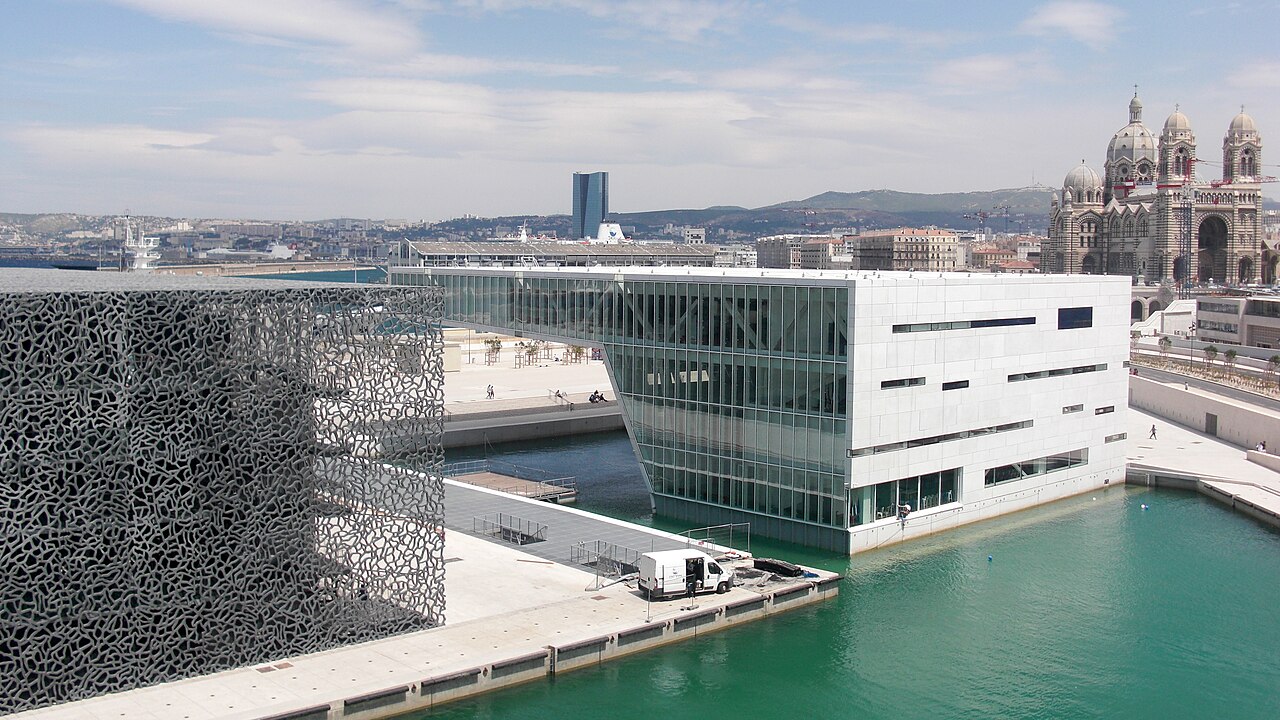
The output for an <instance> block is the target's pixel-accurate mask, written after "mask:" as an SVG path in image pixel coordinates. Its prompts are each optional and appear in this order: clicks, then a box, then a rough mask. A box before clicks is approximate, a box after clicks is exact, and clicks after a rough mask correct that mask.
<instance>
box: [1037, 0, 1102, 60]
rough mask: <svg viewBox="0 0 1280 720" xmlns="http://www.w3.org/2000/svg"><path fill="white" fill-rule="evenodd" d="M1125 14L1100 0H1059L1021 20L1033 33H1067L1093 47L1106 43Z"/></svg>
mask: <svg viewBox="0 0 1280 720" xmlns="http://www.w3.org/2000/svg"><path fill="white" fill-rule="evenodd" d="M1122 17H1124V13H1123V12H1121V11H1120V10H1118V9H1116V8H1115V7H1112V6H1111V5H1104V4H1102V3H1098V2H1087V1H1079V2H1078V1H1076V0H1059V1H1057V2H1051V3H1048V4H1045V5H1041V6H1040V7H1039V8H1037V9H1036V10H1035V12H1033V13H1031V16H1030V17H1028V18H1027V19H1026V20H1024V21H1023V22H1022V25H1021V26H1020V30H1021V31H1022V32H1025V33H1030V34H1032V35H1059V34H1060V35H1066V36H1067V37H1070V38H1072V39H1074V40H1076V41H1077V42H1080V43H1083V44H1085V45H1088V46H1089V47H1091V48H1095V49H1097V48H1101V47H1103V46H1105V45H1107V44H1108V43H1109V42H1110V41H1111V39H1112V37H1113V35H1114V34H1115V25H1116V23H1118V22H1119V21H1120V19H1121V18H1122Z"/></svg>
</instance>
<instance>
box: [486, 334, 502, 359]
mask: <svg viewBox="0 0 1280 720" xmlns="http://www.w3.org/2000/svg"><path fill="white" fill-rule="evenodd" d="M484 345H485V347H486V348H488V349H489V353H490V354H491V355H497V354H499V353H501V352H502V339H501V338H485V341H484Z"/></svg>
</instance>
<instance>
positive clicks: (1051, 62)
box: [0, 0, 1280, 220]
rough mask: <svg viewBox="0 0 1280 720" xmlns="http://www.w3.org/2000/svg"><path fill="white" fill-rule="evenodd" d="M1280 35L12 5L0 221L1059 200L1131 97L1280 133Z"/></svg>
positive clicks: (433, 2)
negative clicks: (1018, 195)
mask: <svg viewBox="0 0 1280 720" xmlns="http://www.w3.org/2000/svg"><path fill="white" fill-rule="evenodd" d="M1277 28H1280V2H1250V3H1214V2H1211V1H1210V2H1206V1H1204V0H1195V1H1194V2H1188V1H1185V0H1166V1H1164V2H1126V3H1098V2H1077V1H1075V0H1051V1H1049V2H1041V3H1035V2H1029V3H1023V2H973V3H968V2H965V3H961V2H955V1H954V0H937V1H929V2H926V1H919V2H916V1H913V0H902V1H900V2H879V3H863V2H846V1H833V2H816V1H815V2H801V1H799V0H770V1H768V2H763V1H756V0H643V1H642V0H5V2H3V3H0V212H83V213H93V214H113V213H120V212H123V211H125V210H126V209H128V210H130V211H131V212H133V213H134V214H139V215H167V216H183V217H206V218H213V217H239V218H255V219H275V220H291V219H297V220H302V219H318V218H326V217H341V216H346V217H369V218H398V219H408V220H422V219H425V220H442V219H447V218H453V217H458V216H461V215H464V214H472V215H479V216H483V217H491V216H500V215H513V214H554V213H568V212H569V211H570V203H571V194H570V185H571V174H572V173H573V172H575V171H582V172H589V171H597V170H607V171H609V173H610V178H609V184H610V198H609V204H610V209H611V210H612V211H614V212H633V211H644V210H661V209H671V208H702V207H708V206H712V205H743V206H747V207H758V206H762V205H769V204H773V203H777V202H783V201H787V200H797V199H802V198H806V197H809V196H812V195H815V194H817V193H821V192H825V191H828V190H835V191H845V192H853V191H859V190H869V189H880V188H888V189H893V190H902V191H908V192H926V193H933V192H958V191H967V190H991V189H997V188H1007V187H1022V186H1026V185H1030V184H1032V183H1033V181H1034V182H1038V183H1043V184H1045V185H1050V186H1058V185H1059V184H1060V183H1061V182H1062V178H1063V177H1064V176H1065V175H1066V173H1067V172H1068V171H1069V170H1070V169H1071V168H1072V167H1074V166H1075V165H1076V164H1078V163H1079V162H1080V160H1081V159H1084V160H1085V161H1086V162H1088V163H1089V165H1090V166H1091V167H1093V168H1094V169H1095V170H1097V171H1099V172H1101V170H1102V162H1103V159H1104V153H1105V150H1106V146H1107V143H1108V141H1109V140H1110V138H1111V135H1112V134H1113V133H1114V132H1116V131H1117V130H1118V129H1120V128H1121V127H1122V126H1123V125H1124V124H1125V123H1126V122H1127V120H1128V116H1127V112H1128V103H1129V99H1130V98H1131V97H1132V96H1133V94H1134V85H1135V84H1136V85H1137V86H1138V93H1139V95H1140V97H1141V99H1142V101H1143V102H1144V104H1145V107H1146V111H1145V116H1144V120H1145V122H1146V123H1147V125H1148V127H1150V128H1152V130H1153V131H1154V132H1156V133H1159V130H1160V127H1161V126H1162V125H1163V122H1164V118H1165V117H1167V116H1168V115H1169V114H1170V113H1171V112H1173V110H1174V107H1175V105H1177V106H1179V107H1180V108H1181V110H1182V111H1183V112H1184V113H1185V114H1186V115H1187V116H1188V117H1189V118H1190V120H1191V123H1192V127H1193V129H1194V130H1195V132H1196V135H1197V139H1198V142H1199V148H1200V152H1199V153H1198V154H1199V155H1200V156H1201V157H1205V158H1207V159H1208V160H1209V161H1210V162H1206V163H1205V164H1203V165H1201V166H1200V172H1201V174H1202V175H1203V176H1204V177H1206V178H1209V179H1211V178H1216V177H1218V176H1219V175H1220V168H1219V167H1218V164H1220V157H1221V144H1222V134H1223V133H1224V132H1225V131H1226V129H1227V126H1228V125H1229V124H1230V122H1231V119H1232V117H1234V116H1235V114H1236V113H1238V112H1239V111H1240V107H1241V105H1243V106H1244V107H1245V110H1246V111H1247V112H1248V113H1249V114H1250V115H1252V116H1253V118H1254V120H1255V121H1256V122H1257V125H1258V129H1259V131H1260V133H1261V134H1262V136H1263V140H1264V143H1265V141H1266V140H1267V138H1268V137H1269V136H1270V137H1273V138H1275V140H1276V141H1277V142H1280V93H1278V92H1277V90H1280V45H1278V44H1277V43H1275V42H1274V37H1273V36H1274V33H1275V31H1276V29H1277ZM1271 158H1275V159H1276V160H1275V161H1271ZM1269 161H1271V162H1276V161H1280V145H1278V146H1276V148H1275V149H1274V150H1271V151H1270V152H1268V151H1267V148H1266V146H1265V144H1264V149H1263V162H1264V163H1268V162H1269ZM1264 171H1265V172H1267V173H1268V174H1273V175H1280V166H1277V165H1274V164H1273V165H1270V167H1267V168H1265V170H1264ZM1274 187H1276V186H1269V187H1267V190H1268V192H1266V194H1267V195H1274V194H1275V193H1274V191H1273V190H1272V188H1274Z"/></svg>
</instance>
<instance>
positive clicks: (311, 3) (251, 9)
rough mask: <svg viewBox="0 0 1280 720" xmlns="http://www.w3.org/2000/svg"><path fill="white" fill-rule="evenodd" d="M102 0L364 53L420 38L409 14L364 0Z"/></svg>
mask: <svg viewBox="0 0 1280 720" xmlns="http://www.w3.org/2000/svg"><path fill="white" fill-rule="evenodd" d="M108 1H109V2H113V3H115V4H117V5H123V6H125V7H130V8H133V9H135V10H140V11H142V12H145V13H148V14H150V15H155V16H156V17H160V18H163V19H165V20H172V21H177V22H190V23H196V24H198V25H203V26H206V27H209V28H212V29H214V30H219V31H224V32H230V33H234V34H237V35H240V36H242V37H246V38H252V39H258V40H265V41H273V42H290V43H318V44H322V45H328V46H335V47H341V48H348V49H350V50H352V51H354V52H356V53H358V54H360V55H362V56H369V57H387V56H392V55H399V54H407V53H410V52H413V51H414V50H416V49H417V48H418V46H419V45H420V42H421V38H420V36H419V33H418V30H417V27H416V26H415V25H414V23H413V22H412V18H411V16H410V15H409V14H407V13H405V12H403V11H399V10H394V9H392V8H389V7H387V6H386V5H385V4H375V3H372V2H369V1H368V0H216V2H215V1H214V0H108Z"/></svg>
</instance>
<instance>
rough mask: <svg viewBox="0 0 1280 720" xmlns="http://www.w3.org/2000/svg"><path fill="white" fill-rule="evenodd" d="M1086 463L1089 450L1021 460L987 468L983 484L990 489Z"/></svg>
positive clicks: (1082, 449) (1084, 449) (1083, 449)
mask: <svg viewBox="0 0 1280 720" xmlns="http://www.w3.org/2000/svg"><path fill="white" fill-rule="evenodd" d="M1088 462H1089V448H1081V449H1079V450H1072V451H1071V452H1064V453H1057V454H1056V455H1046V456H1044V457H1040V458H1035V459H1034V460H1023V461H1022V462H1017V463H1012V464H1010V465H1001V466H1000V467H994V468H989V469H988V470H987V473H986V477H985V478H984V483H985V484H986V485H987V486H988V487H990V486H991V485H999V484H1000V483H1006V482H1013V481H1014V480H1025V479H1026V478H1029V477H1034V476H1036V475H1044V474H1045V473H1051V472H1056V471H1058V470H1066V469H1067V468H1073V467H1076V466H1077V465H1084V464H1087V463H1088Z"/></svg>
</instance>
